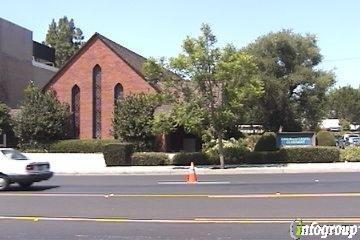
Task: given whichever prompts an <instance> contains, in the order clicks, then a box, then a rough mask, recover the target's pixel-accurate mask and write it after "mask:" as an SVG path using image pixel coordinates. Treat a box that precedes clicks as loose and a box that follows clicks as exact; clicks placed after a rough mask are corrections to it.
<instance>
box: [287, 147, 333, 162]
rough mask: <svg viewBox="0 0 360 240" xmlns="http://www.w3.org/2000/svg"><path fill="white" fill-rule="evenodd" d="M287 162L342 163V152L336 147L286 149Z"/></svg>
mask: <svg viewBox="0 0 360 240" xmlns="http://www.w3.org/2000/svg"><path fill="white" fill-rule="evenodd" d="M283 150H284V151H285V152H286V157H287V162H292V163H311V162H314V163H328V162H339V161H340V150H339V149H338V148H336V147H305V148H286V149H283Z"/></svg>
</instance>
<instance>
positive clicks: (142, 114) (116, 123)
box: [113, 93, 160, 150]
mask: <svg viewBox="0 0 360 240" xmlns="http://www.w3.org/2000/svg"><path fill="white" fill-rule="evenodd" d="M159 104H160V98H159V96H158V95H156V94H145V93H139V94H134V95H129V96H127V97H126V98H125V99H122V100H118V101H117V102H116V105H115V110H114V119H113V135H114V137H115V138H116V139H121V140H123V141H127V142H134V143H136V144H138V147H139V148H140V149H142V150H144V148H149V142H150V141H151V140H152V137H153V132H152V121H153V119H154V112H155V109H156V108H157V107H158V106H159Z"/></svg>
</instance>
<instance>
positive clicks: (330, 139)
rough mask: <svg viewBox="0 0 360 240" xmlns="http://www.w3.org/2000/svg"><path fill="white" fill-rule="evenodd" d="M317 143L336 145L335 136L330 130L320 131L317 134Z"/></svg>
mask: <svg viewBox="0 0 360 240" xmlns="http://www.w3.org/2000/svg"><path fill="white" fill-rule="evenodd" d="M316 145H318V146H331V147H335V146H336V141H335V136H334V135H333V134H332V133H331V132H328V131H320V132H318V134H317V135H316Z"/></svg>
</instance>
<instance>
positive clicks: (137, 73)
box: [44, 33, 199, 151]
mask: <svg viewBox="0 0 360 240" xmlns="http://www.w3.org/2000/svg"><path fill="white" fill-rule="evenodd" d="M145 61H146V58H144V57H142V56H140V55H139V54H137V53H135V52H133V51H131V50H129V49H127V48H125V47H123V46H121V45H119V44H117V43H115V42H113V41H111V40H110V39H108V38H106V37H104V36H102V35H100V34H98V33H95V34H94V35H93V36H92V37H91V38H90V39H89V40H88V41H87V43H86V44H85V45H84V46H83V47H82V48H81V49H80V50H79V51H78V52H77V53H76V54H75V55H74V56H73V57H72V58H70V60H69V61H68V62H67V63H66V64H65V65H64V66H63V67H62V68H61V69H60V70H59V71H58V72H57V73H56V74H55V75H54V76H53V78H52V79H51V80H50V81H49V82H48V83H47V84H46V85H45V87H44V90H52V91H54V93H55V95H56V96H57V98H58V99H59V100H60V101H61V102H65V103H68V104H69V106H71V111H72V114H73V125H74V136H75V137H76V138H80V139H91V138H98V139H100V138H101V139H108V138H113V136H112V134H111V130H112V118H113V111H114V102H115V101H116V99H117V98H122V97H126V96H127V95H129V94H134V93H151V92H156V91H160V87H159V86H157V85H153V84H150V83H149V82H148V81H147V80H146V79H145V77H144V75H143V73H142V68H143V64H144V63H145ZM157 139H158V142H159V141H160V143H158V144H157V145H158V146H159V147H158V150H162V151H181V150H185V151H195V150H197V149H198V148H199V141H198V140H196V139H195V138H194V136H191V135H189V134H185V133H184V132H183V131H182V130H180V129H179V130H178V131H176V132H175V133H172V134H169V135H164V136H158V137H157Z"/></svg>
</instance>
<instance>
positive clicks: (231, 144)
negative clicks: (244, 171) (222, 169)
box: [204, 138, 249, 164]
mask: <svg viewBox="0 0 360 240" xmlns="http://www.w3.org/2000/svg"><path fill="white" fill-rule="evenodd" d="M223 144H224V160H225V164H237V163H239V162H243V161H244V156H245V153H247V152H249V149H248V148H246V147H245V146H244V142H243V140H242V139H240V140H236V139H234V138H230V139H229V140H223ZM204 154H205V155H206V156H207V157H208V158H209V160H210V163H211V164H219V141H217V140H211V141H210V142H208V143H207V144H206V145H205V149H204Z"/></svg>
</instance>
